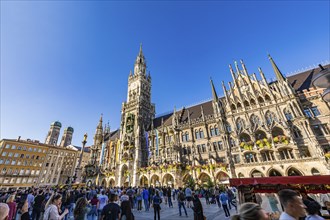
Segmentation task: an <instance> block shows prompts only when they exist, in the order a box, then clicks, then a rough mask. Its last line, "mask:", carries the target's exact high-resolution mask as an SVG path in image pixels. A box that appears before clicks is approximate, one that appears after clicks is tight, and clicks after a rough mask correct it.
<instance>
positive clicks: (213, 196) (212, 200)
mask: <svg viewBox="0 0 330 220" xmlns="http://www.w3.org/2000/svg"><path fill="white" fill-rule="evenodd" d="M210 204H217V200H216V199H215V195H212V197H211V201H210Z"/></svg>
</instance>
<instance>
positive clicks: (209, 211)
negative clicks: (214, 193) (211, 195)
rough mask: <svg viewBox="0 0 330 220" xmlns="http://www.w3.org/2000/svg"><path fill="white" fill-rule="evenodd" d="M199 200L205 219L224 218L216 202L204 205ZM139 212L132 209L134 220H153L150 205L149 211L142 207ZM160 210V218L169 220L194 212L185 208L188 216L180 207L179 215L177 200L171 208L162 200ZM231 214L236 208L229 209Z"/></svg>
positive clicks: (182, 217)
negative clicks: (180, 214) (180, 213)
mask: <svg viewBox="0 0 330 220" xmlns="http://www.w3.org/2000/svg"><path fill="white" fill-rule="evenodd" d="M201 202H202V205H203V210H204V215H205V216H206V219H207V220H221V219H226V217H225V213H224V211H223V209H222V208H221V209H220V208H219V207H218V205H216V204H210V205H206V203H205V199H204V198H201ZM142 208H143V210H142V211H141V212H138V211H136V209H135V210H134V211H133V213H134V216H135V219H136V220H153V219H154V210H153V208H152V207H150V210H149V212H146V211H144V207H142ZM161 208H162V209H161V211H160V219H170V220H180V219H194V213H193V211H192V209H191V208H189V209H188V208H187V212H188V217H186V216H185V215H184V211H183V210H182V209H181V212H182V216H179V207H178V203H177V201H174V202H173V208H169V207H168V205H165V203H164V202H163V203H162V204H161ZM229 211H230V213H231V215H234V214H235V213H236V210H235V209H234V208H233V207H232V209H231V210H229ZM227 219H229V218H227Z"/></svg>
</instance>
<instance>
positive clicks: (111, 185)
mask: <svg viewBox="0 0 330 220" xmlns="http://www.w3.org/2000/svg"><path fill="white" fill-rule="evenodd" d="M109 185H110V187H114V186H115V185H116V182H115V180H114V179H112V178H111V179H110V181H109Z"/></svg>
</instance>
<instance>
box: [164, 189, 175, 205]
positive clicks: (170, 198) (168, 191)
mask: <svg viewBox="0 0 330 220" xmlns="http://www.w3.org/2000/svg"><path fill="white" fill-rule="evenodd" d="M171 194H172V189H171V187H168V189H167V195H165V196H167V201H168V207H169V208H171V207H172V208H173V203H172V195H171Z"/></svg>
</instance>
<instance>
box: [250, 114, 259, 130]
mask: <svg viewBox="0 0 330 220" xmlns="http://www.w3.org/2000/svg"><path fill="white" fill-rule="evenodd" d="M250 122H251V125H252V127H253V128H256V127H258V126H259V125H260V119H259V117H258V116H256V115H251V117H250Z"/></svg>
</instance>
